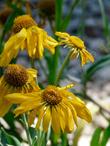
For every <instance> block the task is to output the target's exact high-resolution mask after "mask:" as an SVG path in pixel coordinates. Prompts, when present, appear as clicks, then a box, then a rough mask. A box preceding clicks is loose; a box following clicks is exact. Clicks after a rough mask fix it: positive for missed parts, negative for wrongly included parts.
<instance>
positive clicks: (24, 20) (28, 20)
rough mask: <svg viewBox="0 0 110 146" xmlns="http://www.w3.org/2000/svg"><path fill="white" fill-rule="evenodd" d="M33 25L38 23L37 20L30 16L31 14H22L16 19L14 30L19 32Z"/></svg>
mask: <svg viewBox="0 0 110 146" xmlns="http://www.w3.org/2000/svg"><path fill="white" fill-rule="evenodd" d="M33 25H37V24H36V22H35V21H34V20H33V19H32V17H30V16H29V15H22V16H18V17H17V18H16V19H15V20H14V24H13V32H14V33H17V32H19V31H20V30H21V29H22V28H29V27H31V26H33Z"/></svg>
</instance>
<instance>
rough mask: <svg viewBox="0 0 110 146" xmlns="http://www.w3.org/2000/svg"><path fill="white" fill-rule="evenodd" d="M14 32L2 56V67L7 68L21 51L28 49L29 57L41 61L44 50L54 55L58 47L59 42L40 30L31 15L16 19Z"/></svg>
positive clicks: (0, 62)
mask: <svg viewBox="0 0 110 146" xmlns="http://www.w3.org/2000/svg"><path fill="white" fill-rule="evenodd" d="M13 32H14V34H13V35H12V36H11V37H10V38H9V40H8V41H7V42H6V43H5V45H4V50H3V52H2V54H1V55H0V66H7V65H8V64H9V63H10V61H11V60H12V59H13V58H16V56H17V55H18V53H19V50H20V49H21V50H24V49H26V50H27V52H28V55H29V57H31V58H34V59H35V58H38V59H40V58H42V57H43V53H44V48H47V49H48V50H49V51H50V52H51V53H52V54H54V52H55V47H56V46H57V45H58V42H57V41H56V40H54V39H53V38H52V37H50V36H48V34H47V32H46V31H44V30H43V29H41V28H39V27H38V26H37V24H36V22H35V21H34V20H33V19H32V18H31V17H30V16H29V15H22V16H18V17H17V18H16V19H15V21H14V25H13ZM6 58H7V59H6Z"/></svg>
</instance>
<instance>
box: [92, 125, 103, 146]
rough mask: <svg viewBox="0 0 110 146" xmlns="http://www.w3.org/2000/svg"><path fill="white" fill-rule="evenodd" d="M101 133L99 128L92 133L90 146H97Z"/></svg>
mask: <svg viewBox="0 0 110 146" xmlns="http://www.w3.org/2000/svg"><path fill="white" fill-rule="evenodd" d="M101 132H102V129H101V128H96V130H95V131H94V133H93V136H92V140H91V143H90V146H99V140H100V135H101Z"/></svg>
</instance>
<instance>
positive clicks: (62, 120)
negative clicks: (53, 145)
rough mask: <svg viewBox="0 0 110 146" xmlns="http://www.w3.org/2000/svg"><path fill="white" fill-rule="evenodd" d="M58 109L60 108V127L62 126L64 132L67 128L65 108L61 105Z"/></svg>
mask: <svg viewBox="0 0 110 146" xmlns="http://www.w3.org/2000/svg"><path fill="white" fill-rule="evenodd" d="M57 109H58V115H59V121H60V127H61V130H62V132H64V130H65V125H66V124H65V120H66V115H65V113H64V111H63V109H62V107H60V106H59V107H58V108H57Z"/></svg>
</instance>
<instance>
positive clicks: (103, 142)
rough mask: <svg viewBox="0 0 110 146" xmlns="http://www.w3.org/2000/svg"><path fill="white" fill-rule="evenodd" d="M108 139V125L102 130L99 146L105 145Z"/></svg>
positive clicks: (109, 127) (109, 131) (109, 137)
mask: <svg viewBox="0 0 110 146" xmlns="http://www.w3.org/2000/svg"><path fill="white" fill-rule="evenodd" d="M109 139H110V125H109V126H108V127H107V128H106V129H105V130H104V132H103V135H102V140H101V143H100V146H106V144H107V142H108V140H109Z"/></svg>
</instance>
